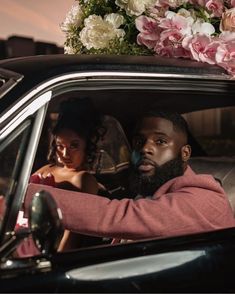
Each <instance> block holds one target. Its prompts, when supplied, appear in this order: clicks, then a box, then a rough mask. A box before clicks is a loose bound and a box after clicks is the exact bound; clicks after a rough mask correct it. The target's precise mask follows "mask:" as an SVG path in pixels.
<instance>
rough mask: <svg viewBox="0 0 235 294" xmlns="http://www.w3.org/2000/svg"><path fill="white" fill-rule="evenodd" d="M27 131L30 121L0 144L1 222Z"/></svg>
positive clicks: (19, 164)
mask: <svg viewBox="0 0 235 294" xmlns="http://www.w3.org/2000/svg"><path fill="white" fill-rule="evenodd" d="M29 129H30V121H26V122H24V123H23V124H22V125H21V126H20V127H19V128H18V129H17V130H16V131H15V132H14V133H12V134H11V135H10V136H8V137H7V138H6V139H5V140H4V141H3V142H2V143H1V144H0V162H1V169H0V195H1V202H0V214H1V220H3V219H4V214H5V213H6V211H7V204H8V202H9V201H10V195H11V194H12V193H13V191H14V188H15V187H16V183H17V177H18V174H19V172H20V167H21V163H22V159H23V153H24V151H25V148H26V143H27V140H26V139H27V137H28V134H29Z"/></svg>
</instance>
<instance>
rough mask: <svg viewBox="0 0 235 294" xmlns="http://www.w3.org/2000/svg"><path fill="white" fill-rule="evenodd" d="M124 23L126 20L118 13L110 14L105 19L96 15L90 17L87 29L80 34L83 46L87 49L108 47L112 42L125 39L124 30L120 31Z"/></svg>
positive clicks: (86, 20) (86, 25)
mask: <svg viewBox="0 0 235 294" xmlns="http://www.w3.org/2000/svg"><path fill="white" fill-rule="evenodd" d="M123 22H124V18H123V17H122V16H121V15H119V14H116V13H111V14H108V15H106V16H105V17H104V19H103V18H102V17H101V16H98V15H95V14H93V15H90V16H89V17H88V18H86V19H85V21H84V24H85V27H84V28H83V29H82V30H81V32H80V34H79V36H80V39H81V42H82V44H83V45H84V46H85V47H86V48H87V49H91V48H94V49H103V48H106V47H108V46H109V42H110V41H111V40H113V39H115V38H123V37H124V35H125V32H124V30H122V29H118V27H119V26H120V25H121V24H123Z"/></svg>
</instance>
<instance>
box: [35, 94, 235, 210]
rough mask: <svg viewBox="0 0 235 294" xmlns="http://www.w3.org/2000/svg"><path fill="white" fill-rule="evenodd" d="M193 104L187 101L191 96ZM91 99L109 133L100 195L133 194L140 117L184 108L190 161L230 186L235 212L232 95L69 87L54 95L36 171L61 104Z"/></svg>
mask: <svg viewBox="0 0 235 294" xmlns="http://www.w3.org/2000/svg"><path fill="white" fill-rule="evenodd" d="M189 95H190V99H192V100H193V101H194V102H193V103H188V99H189V98H188V97H189ZM75 97H76V98H77V99H83V98H84V97H85V98H89V99H90V100H91V101H92V103H93V104H94V106H95V108H96V109H97V110H98V111H99V112H100V113H101V114H102V116H103V122H104V125H105V128H106V130H107V131H106V133H105V136H104V137H103V138H102V140H100V141H99V142H98V152H97V156H96V160H95V163H94V165H93V168H92V171H91V172H92V173H93V174H94V175H95V177H96V178H97V180H98V182H99V183H100V184H101V185H102V186H103V187H104V189H101V190H100V192H99V194H100V195H102V196H106V197H109V198H110V199H114V198H117V199H121V198H123V197H127V198H128V197H131V196H130V195H129V193H128V168H129V162H130V156H131V137H132V132H133V129H134V125H135V123H136V121H137V120H138V118H139V117H141V115H142V114H143V113H145V112H146V111H147V110H148V109H151V107H155V108H156V107H157V108H159V109H163V110H174V111H178V112H180V113H181V114H182V115H183V116H184V117H185V119H186V120H187V122H188V124H189V129H190V133H189V144H190V145H191V146H192V156H191V159H190V162H189V164H190V165H191V167H192V168H193V169H194V170H195V172H197V173H206V174H211V175H212V176H214V178H215V179H216V180H218V181H219V182H220V184H221V185H222V186H223V188H224V189H225V191H226V193H227V195H228V198H229V201H230V203H231V205H232V208H233V211H235V193H234V192H235V184H234V183H233V182H234V180H233V179H234V176H235V119H234V117H235V116H234V114H235V107H233V104H234V99H233V97H232V96H230V95H229V94H227V96H225V95H224V93H221V94H218V93H217V94H216V95H215V94H214V93H211V92H209V93H208V94H206V95H205V92H203V93H201V92H200V91H199V92H193V94H192V92H190V93H189V92H187V91H177V92H175V93H174V92H173V91H171V92H166V91H159V90H158V91H156V90H152V89H150V90H146V89H137V90H134V89H115V90H113V89H108V90H104V89H103V90H100V91H99V90H97V91H88V90H79V91H77V90H76V91H67V92H66V91H65V92H64V93H62V94H59V95H57V96H56V97H54V99H52V101H51V102H50V104H49V107H48V111H47V117H46V120H45V124H44V128H43V131H42V135H41V140H40V143H39V146H38V152H37V155H36V159H35V162H34V166H33V171H32V172H35V171H36V170H37V169H38V168H40V167H41V166H42V165H44V164H46V162H47V158H46V155H47V151H48V146H49V141H50V135H49V131H48V130H50V128H51V126H53V123H54V122H55V120H56V118H57V116H58V109H59V105H60V103H61V102H62V101H65V100H67V99H69V98H75Z"/></svg>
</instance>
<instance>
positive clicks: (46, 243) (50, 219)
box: [29, 190, 64, 255]
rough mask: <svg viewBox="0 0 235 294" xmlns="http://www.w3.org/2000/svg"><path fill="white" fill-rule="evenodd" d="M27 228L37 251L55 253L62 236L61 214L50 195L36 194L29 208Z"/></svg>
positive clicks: (43, 192) (45, 193)
mask: <svg viewBox="0 0 235 294" xmlns="http://www.w3.org/2000/svg"><path fill="white" fill-rule="evenodd" d="M29 227H30V229H31V233H32V236H33V239H34V242H35V244H36V246H37V247H38V249H39V250H40V251H41V252H42V253H43V254H46V255H48V254H52V253H54V252H56V250H57V248H58V245H59V242H60V240H61V238H62V236H63V231H64V228H63V225H62V213H61V210H60V209H59V208H58V207H57V205H56V202H55V200H54V199H53V198H52V196H51V194H50V193H48V192H46V191H44V190H42V191H40V192H37V193H36V194H35V195H34V196H33V199H32V202H31V205H30V207H29Z"/></svg>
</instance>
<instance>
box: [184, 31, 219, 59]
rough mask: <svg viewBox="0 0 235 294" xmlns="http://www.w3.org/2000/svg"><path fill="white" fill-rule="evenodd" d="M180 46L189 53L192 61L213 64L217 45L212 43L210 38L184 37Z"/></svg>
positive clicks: (199, 36) (198, 36) (202, 36)
mask: <svg viewBox="0 0 235 294" xmlns="http://www.w3.org/2000/svg"><path fill="white" fill-rule="evenodd" d="M212 44H213V45H212ZM182 46H183V47H184V48H185V49H186V50H189V51H190V53H191V58H192V59H194V60H196V61H202V62H207V63H209V64H215V53H216V49H217V47H218V44H217V43H216V42H214V43H212V38H211V37H210V36H207V35H195V36H192V37H186V38H184V40H183V41H182Z"/></svg>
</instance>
